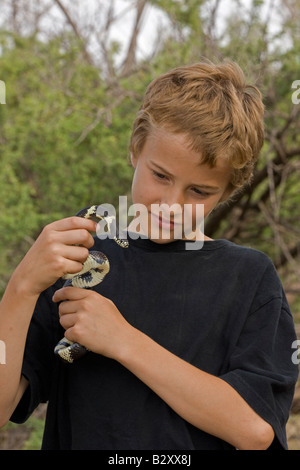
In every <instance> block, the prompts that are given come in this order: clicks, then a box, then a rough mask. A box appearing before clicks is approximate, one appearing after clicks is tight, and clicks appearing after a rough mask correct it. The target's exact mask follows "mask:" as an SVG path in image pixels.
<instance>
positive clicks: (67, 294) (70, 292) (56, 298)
mask: <svg viewBox="0 0 300 470" xmlns="http://www.w3.org/2000/svg"><path fill="white" fill-rule="evenodd" d="M87 295H88V291H87V290H85V289H81V288H80V287H62V288H61V289H58V290H57V291H56V292H55V293H54V295H53V297H52V300H53V302H62V301H63V300H80V299H83V298H84V297H87Z"/></svg>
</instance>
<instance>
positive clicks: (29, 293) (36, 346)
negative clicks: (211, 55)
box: [0, 62, 297, 450]
mask: <svg viewBox="0 0 300 470" xmlns="http://www.w3.org/2000/svg"><path fill="white" fill-rule="evenodd" d="M262 144H263V105H262V102H261V96H260V93H259V91H258V90H257V89H256V88H255V87H251V86H247V85H245V82H244V77H243V74H242V71H241V70H240V68H239V67H238V66H237V65H236V64H234V63H230V62H228V63H223V64H219V65H214V64H211V63H203V64H196V65H192V66H187V67H180V68H177V69H175V70H173V71H171V72H170V73H168V74H166V75H164V76H162V77H159V78H158V79H156V80H154V82H152V83H151V84H150V86H149V87H148V89H147V92H146V95H145V99H144V102H143V104H142V106H141V109H140V111H139V113H138V116H137V119H136V121H135V123H134V127H133V133H132V138H131V143H130V150H131V161H132V165H133V167H134V169H135V173H134V179H133V184H132V199H133V203H135V204H143V207H145V208H146V220H144V222H142V223H140V227H139V230H140V233H141V234H142V235H143V236H140V237H136V236H132V237H130V232H133V231H134V230H136V226H135V225H134V221H132V223H131V224H129V227H128V240H129V248H127V249H123V248H122V247H120V246H119V245H117V244H116V243H114V241H113V240H111V239H109V238H107V239H105V240H99V239H97V238H96V239H95V240H94V239H93V238H92V236H91V234H90V233H89V232H90V231H93V230H95V223H94V222H92V221H91V220H86V219H82V218H76V217H70V218H67V219H63V220H60V221H57V222H54V223H52V224H50V225H48V226H47V227H45V229H44V230H43V231H42V233H41V235H40V236H39V237H38V239H37V241H36V243H35V244H34V245H33V247H32V248H31V249H30V250H29V252H28V253H27V255H26V256H25V258H24V260H23V261H22V262H21V263H20V265H19V266H18V267H17V269H16V271H15V273H14V274H13V276H12V278H11V280H10V282H9V284H8V286H7V290H6V293H5V295H4V297H3V300H2V303H1V311H0V331H1V339H2V340H4V341H5V344H6V348H7V352H6V354H7V359H6V365H5V367H4V366H2V367H1V369H0V374H1V376H0V387H1V394H0V415H1V424H2V425H3V424H4V423H6V422H7V421H8V420H9V419H11V420H12V421H15V422H22V421H24V420H25V419H27V417H28V416H29V415H30V413H31V412H32V411H33V409H34V408H35V407H36V406H37V405H38V403H40V402H45V401H49V404H48V411H47V419H46V425H45V433H44V439H43V449H118V450H121V449H135V450H138V449H154V450H158V449H160V450H162V449H169V450H170V449H172V450H175V449H183V450H191V449H211V450H217V449H235V448H238V449H267V448H271V449H272V448H287V443H286V435H285V423H286V420H287V418H288V415H289V409H290V406H291V402H292V398H293V391H294V385H295V382H296V379H297V367H296V366H295V365H294V364H293V363H292V360H291V345H292V342H293V341H294V339H295V333H294V327H293V321H292V317H291V313H290V310H289V307H288V304H287V301H286V298H285V295H284V292H283V289H282V286H281V283H280V280H279V279H278V276H277V274H276V271H275V269H274V266H273V264H272V263H271V261H270V260H269V259H268V258H267V256H265V255H264V254H263V253H261V252H258V251H256V250H252V249H248V248H242V247H239V246H237V245H235V244H233V243H231V242H228V241H226V240H211V239H209V238H208V237H206V236H204V242H203V247H202V248H201V249H200V250H187V249H186V241H185V236H184V232H182V237H181V239H176V237H175V235H174V234H175V227H177V226H178V225H179V224H181V225H182V226H183V219H184V212H185V209H186V208H187V207H189V208H191V213H192V220H193V223H192V227H191V228H195V225H196V207H197V205H199V204H203V205H204V216H205V217H206V216H207V215H208V214H209V213H210V212H211V210H213V209H214V207H216V206H217V205H218V204H219V203H221V202H224V201H226V199H228V198H229V197H231V196H232V195H233V194H234V192H235V191H237V190H239V189H240V188H241V187H243V185H244V184H246V183H247V182H248V181H249V180H250V178H251V175H252V171H253V167H254V165H255V162H256V160H257V157H258V154H259V151H260V149H261V146H262ZM157 204H158V205H162V204H165V205H166V206H167V207H171V206H173V204H176V206H175V207H180V208H181V209H182V210H181V212H180V211H178V213H174V214H173V217H171V219H169V218H167V217H165V216H164V214H163V215H161V214H160V213H157V212H155V210H153V207H157V206H156V205H157ZM154 229H155V230H154ZM163 229H168V231H169V237H168V239H166V238H165V237H164V236H162V235H163ZM151 230H154V231H155V233H156V236H155V237H152V236H151V233H153V232H151ZM177 233H178V231H177ZM135 235H136V234H135ZM189 243H196V242H193V241H191V242H189ZM93 245H94V246H93ZM92 246H93V249H96V250H97V249H99V250H100V251H103V252H104V253H105V254H106V256H107V257H108V259H109V260H110V264H111V269H110V272H109V274H107V276H106V278H105V279H104V281H103V282H102V283H101V284H99V285H98V286H96V287H95V288H94V289H93V290H85V289H79V288H75V287H64V288H62V285H63V281H62V280H61V276H63V275H64V274H66V273H75V272H78V271H79V270H80V269H81V264H82V263H83V262H84V261H85V259H86V257H87V254H88V249H89V248H91V247H92ZM64 300H68V302H63V301H64ZM33 312H34V314H33ZM28 329H29V331H28ZM27 331H28V337H27V342H26V346H25V341H26V335H27ZM63 334H65V336H66V338H67V339H69V340H71V341H76V342H78V343H80V344H82V345H84V346H86V348H87V349H88V350H89V352H88V354H87V355H86V356H84V357H83V358H81V359H80V360H79V361H77V362H75V363H74V364H72V365H65V364H62V363H61V362H59V360H58V359H57V358H55V357H54V355H53V348H54V346H55V345H56V343H57V341H58V340H59V339H60V338H61V337H62V336H63ZM24 348H25V353H24ZM23 357H24V359H23ZM22 363H23V365H22ZM20 377H21V378H20Z"/></svg>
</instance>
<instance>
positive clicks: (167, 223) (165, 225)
mask: <svg viewBox="0 0 300 470" xmlns="http://www.w3.org/2000/svg"><path fill="white" fill-rule="evenodd" d="M151 220H153V222H154V223H155V224H157V225H158V226H159V228H161V229H167V230H174V227H175V226H178V225H181V222H180V223H179V222H175V220H174V219H171V218H170V219H167V218H163V216H162V215H161V214H159V215H157V214H155V213H153V212H151Z"/></svg>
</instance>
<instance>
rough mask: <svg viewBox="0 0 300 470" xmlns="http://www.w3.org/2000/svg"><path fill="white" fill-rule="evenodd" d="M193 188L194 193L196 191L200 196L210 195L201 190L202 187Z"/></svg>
mask: <svg viewBox="0 0 300 470" xmlns="http://www.w3.org/2000/svg"><path fill="white" fill-rule="evenodd" d="M192 190H193V191H194V193H196V194H197V195H198V196H202V197H208V196H210V194H209V193H206V192H205V191H201V189H197V188H192Z"/></svg>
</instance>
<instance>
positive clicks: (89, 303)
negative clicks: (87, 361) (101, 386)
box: [53, 287, 133, 359]
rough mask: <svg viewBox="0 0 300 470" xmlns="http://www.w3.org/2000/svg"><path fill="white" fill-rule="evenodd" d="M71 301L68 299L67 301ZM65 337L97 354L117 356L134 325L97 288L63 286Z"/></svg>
mask: <svg viewBox="0 0 300 470" xmlns="http://www.w3.org/2000/svg"><path fill="white" fill-rule="evenodd" d="M64 300H68V302H63V301H64ZM53 301H54V302H61V304H60V305H59V315H60V323H61V325H62V327H63V328H64V329H65V330H66V332H65V337H66V338H67V339H68V340H70V341H73V342H77V343H79V344H82V345H83V346H85V347H86V348H87V349H89V350H90V351H93V352H94V353H97V354H102V355H104V356H107V357H110V358H113V359H117V358H118V354H119V353H121V351H122V347H124V346H125V345H126V340H128V338H129V336H128V335H129V334H130V333H131V332H132V330H133V328H132V327H131V325H129V323H128V322H127V321H126V320H125V319H124V317H123V316H122V315H121V313H120V312H119V310H118V309H117V307H116V306H115V304H114V303H113V302H112V301H111V300H109V299H107V298H106V297H103V296H102V295H100V294H98V293H97V292H95V291H92V290H87V289H80V288H79V287H63V288H62V289H59V290H57V291H56V292H55V294H54V296H53Z"/></svg>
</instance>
